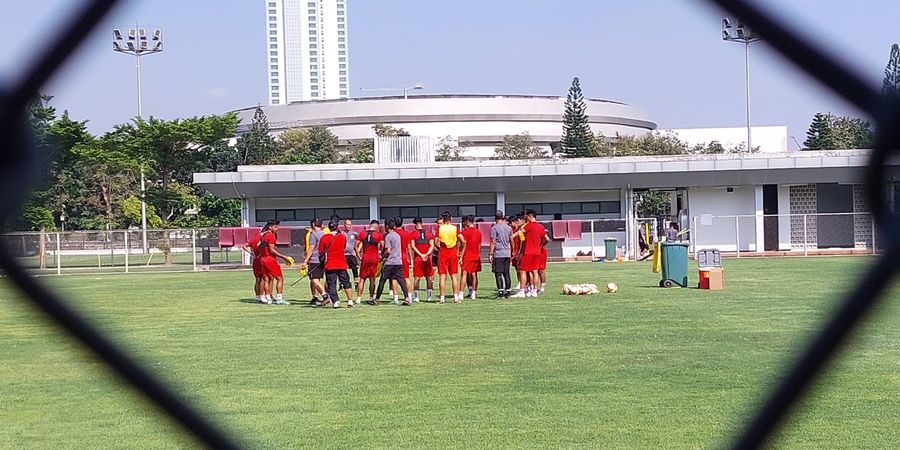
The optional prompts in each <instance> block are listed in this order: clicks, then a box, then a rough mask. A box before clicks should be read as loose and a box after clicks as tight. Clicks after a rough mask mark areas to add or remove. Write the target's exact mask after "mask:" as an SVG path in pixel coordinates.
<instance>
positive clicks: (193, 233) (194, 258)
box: [191, 228, 197, 272]
mask: <svg viewBox="0 0 900 450" xmlns="http://www.w3.org/2000/svg"><path fill="white" fill-rule="evenodd" d="M191 264H192V267H193V268H194V272H196V271H197V229H196V228H191Z"/></svg>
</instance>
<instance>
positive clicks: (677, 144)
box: [594, 132, 690, 156]
mask: <svg viewBox="0 0 900 450" xmlns="http://www.w3.org/2000/svg"><path fill="white" fill-rule="evenodd" d="M594 147H595V153H596V154H597V155H598V156H651V155H686V154H688V153H689V152H690V149H689V148H688V145H687V144H686V143H684V142H682V141H681V140H680V139H678V136H676V135H675V134H673V133H659V132H651V133H647V134H645V135H642V136H630V135H625V136H622V135H618V134H616V136H615V137H614V138H606V137H604V136H602V135H601V136H598V137H597V144H595V145H594Z"/></svg>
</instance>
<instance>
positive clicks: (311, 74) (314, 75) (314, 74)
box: [309, 72, 319, 77]
mask: <svg viewBox="0 0 900 450" xmlns="http://www.w3.org/2000/svg"><path fill="white" fill-rule="evenodd" d="M309 76H311V77H317V76H319V72H310V73H309Z"/></svg>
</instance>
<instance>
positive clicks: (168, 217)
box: [113, 114, 238, 226]
mask: <svg viewBox="0 0 900 450" xmlns="http://www.w3.org/2000/svg"><path fill="white" fill-rule="evenodd" d="M237 123H238V121H237V117H236V116H235V115H234V114H226V115H223V116H204V117H192V118H188V119H176V120H170V121H168V120H159V119H155V118H150V119H149V120H143V119H140V118H138V119H136V120H134V122H133V123H130V124H126V125H120V126H118V127H117V128H116V130H114V131H113V133H117V134H119V135H120V139H121V142H122V147H123V148H126V149H127V151H128V152H129V153H130V154H131V155H132V156H133V157H134V159H136V160H137V161H139V163H140V164H143V165H144V166H145V167H146V171H147V176H148V178H150V187H149V188H148V190H147V191H148V200H149V201H150V202H152V204H153V205H154V206H155V207H156V211H157V212H158V213H159V216H160V218H161V219H162V221H163V225H164V226H170V225H172V224H173V223H174V222H175V220H176V219H177V218H178V216H179V215H181V214H183V213H184V211H185V210H186V209H188V208H191V207H192V206H194V205H196V204H197V197H198V195H199V194H200V193H199V192H196V191H194V189H193V187H192V186H193V173H194V172H195V171H196V170H198V169H203V168H205V166H206V165H207V160H208V159H209V156H210V154H213V153H214V152H216V151H218V150H219V149H220V148H221V144H222V142H223V141H226V140H227V139H229V138H231V137H232V136H234V133H235V129H236V128H237Z"/></svg>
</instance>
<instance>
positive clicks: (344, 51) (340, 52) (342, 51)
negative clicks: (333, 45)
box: [338, 50, 347, 56]
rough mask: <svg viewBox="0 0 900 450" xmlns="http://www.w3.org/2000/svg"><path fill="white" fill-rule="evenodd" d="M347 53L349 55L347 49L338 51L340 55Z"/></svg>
mask: <svg viewBox="0 0 900 450" xmlns="http://www.w3.org/2000/svg"><path fill="white" fill-rule="evenodd" d="M345 55H347V51H346V50H339V51H338V56H345Z"/></svg>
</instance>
